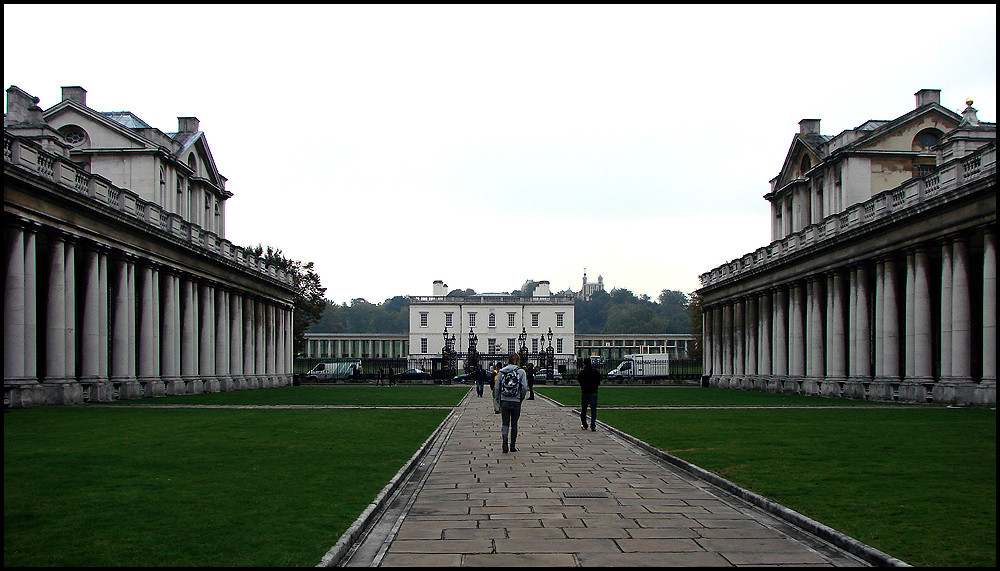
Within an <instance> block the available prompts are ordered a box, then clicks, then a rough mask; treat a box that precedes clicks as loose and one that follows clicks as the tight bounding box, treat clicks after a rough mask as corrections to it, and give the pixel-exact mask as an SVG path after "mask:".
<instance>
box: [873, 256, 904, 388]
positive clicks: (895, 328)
mask: <svg viewBox="0 0 1000 571" xmlns="http://www.w3.org/2000/svg"><path fill="white" fill-rule="evenodd" d="M884 268H885V269H884V278H885V285H884V287H883V300H884V303H885V307H884V308H883V311H882V320H883V322H884V323H883V342H882V343H883V347H882V358H883V359H884V363H883V365H882V379H883V381H885V382H886V383H889V384H884V385H883V386H882V387H881V389H882V391H883V392H882V394H881V395H879V396H878V398H879V399H881V400H892V399H893V388H892V384H891V383H898V382H899V345H900V339H899V304H898V297H897V295H896V292H897V278H896V274H897V272H896V262H895V260H892V259H886V260H885V264H884ZM870 394H871V389H869V395H870Z"/></svg>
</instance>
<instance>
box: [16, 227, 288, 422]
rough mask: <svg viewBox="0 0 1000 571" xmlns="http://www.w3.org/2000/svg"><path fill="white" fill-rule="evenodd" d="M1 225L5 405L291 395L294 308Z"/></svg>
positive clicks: (62, 238)
mask: <svg viewBox="0 0 1000 571" xmlns="http://www.w3.org/2000/svg"><path fill="white" fill-rule="evenodd" d="M8 222H9V221H8V220H5V245H6V246H7V247H6V252H5V254H6V260H5V261H6V264H5V268H6V273H5V276H4V284H5V285H4V397H5V398H4V404H5V406H7V407H26V406H36V405H44V404H78V403H83V402H109V401H112V400H116V399H133V398H140V397H155V396H162V395H179V394H197V393H202V392H218V391H228V390H239V389H251V388H262V387H272V386H282V385H288V384H291V382H292V367H293V358H292V355H293V353H292V338H293V336H292V307H291V306H290V305H287V304H283V303H281V302H280V300H279V301H275V300H271V299H266V298H264V297H263V296H260V295H257V294H254V293H253V292H247V291H244V290H241V289H240V288H237V287H233V286H231V285H228V284H225V283H224V282H222V281H221V280H219V281H215V280H209V279H205V278H201V277H196V276H194V275H191V274H189V273H186V272H183V271H180V270H178V269H176V268H174V267H171V266H169V265H167V264H161V263H154V262H152V261H150V260H148V259H145V258H140V257H137V256H134V255H131V254H129V253H126V252H123V251H121V250H116V249H114V248H111V247H108V246H106V245H103V244H100V243H97V242H94V241H91V240H84V239H79V238H76V237H74V236H72V235H70V234H66V233H63V232H61V231H55V230H50V229H45V230H42V228H41V227H39V226H37V225H35V224H33V223H31V222H27V221H22V222H20V223H19V222H15V223H8Z"/></svg>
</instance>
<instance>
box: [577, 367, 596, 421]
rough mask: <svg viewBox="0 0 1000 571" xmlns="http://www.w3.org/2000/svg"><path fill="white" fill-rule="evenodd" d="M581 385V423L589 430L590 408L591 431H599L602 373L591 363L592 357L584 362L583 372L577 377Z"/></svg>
mask: <svg viewBox="0 0 1000 571" xmlns="http://www.w3.org/2000/svg"><path fill="white" fill-rule="evenodd" d="M577 380H578V381H579V383H580V396H581V398H580V423H581V424H582V425H583V429H584V430H587V407H588V406H589V407H590V430H597V387H598V386H599V385H600V384H601V373H600V372H599V371H598V370H597V369H595V368H594V367H593V365H591V363H590V357H586V358H585V359H584V360H583V370H582V371H580V374H579V375H578V376H577Z"/></svg>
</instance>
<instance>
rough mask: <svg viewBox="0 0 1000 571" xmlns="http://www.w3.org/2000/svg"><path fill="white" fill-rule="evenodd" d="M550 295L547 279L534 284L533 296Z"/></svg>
mask: <svg viewBox="0 0 1000 571" xmlns="http://www.w3.org/2000/svg"><path fill="white" fill-rule="evenodd" d="M550 295H552V292H551V290H550V289H549V282H548V281H547V280H542V281H540V282H538V285H536V286H535V291H534V292H533V293H532V296H533V297H549V296H550Z"/></svg>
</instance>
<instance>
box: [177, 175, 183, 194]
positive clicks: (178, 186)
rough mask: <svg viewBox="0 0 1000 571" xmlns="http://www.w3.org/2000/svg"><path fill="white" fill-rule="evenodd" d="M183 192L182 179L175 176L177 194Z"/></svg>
mask: <svg viewBox="0 0 1000 571" xmlns="http://www.w3.org/2000/svg"><path fill="white" fill-rule="evenodd" d="M183 192H184V179H183V178H181V177H177V194H181V193H183Z"/></svg>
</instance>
